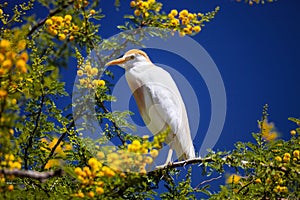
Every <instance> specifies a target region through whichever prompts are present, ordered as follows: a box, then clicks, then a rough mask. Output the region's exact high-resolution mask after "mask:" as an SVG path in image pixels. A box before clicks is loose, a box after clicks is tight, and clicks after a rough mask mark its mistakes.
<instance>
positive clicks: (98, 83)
mask: <svg viewBox="0 0 300 200" xmlns="http://www.w3.org/2000/svg"><path fill="white" fill-rule="evenodd" d="M77 75H78V76H79V77H82V76H84V75H86V77H85V78H83V77H82V78H80V79H79V84H80V86H81V87H84V88H97V87H104V86H105V81H104V80H98V79H95V78H96V77H97V75H98V69H97V68H96V67H92V66H91V63H90V62H86V63H85V64H84V65H83V66H82V67H80V68H79V69H78V71H77Z"/></svg>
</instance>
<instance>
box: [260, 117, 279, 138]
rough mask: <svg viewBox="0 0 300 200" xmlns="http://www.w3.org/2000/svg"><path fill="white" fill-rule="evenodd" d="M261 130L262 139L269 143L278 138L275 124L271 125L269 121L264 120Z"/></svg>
mask: <svg viewBox="0 0 300 200" xmlns="http://www.w3.org/2000/svg"><path fill="white" fill-rule="evenodd" d="M259 126H260V127H259V128H260V129H261V134H262V137H263V138H264V139H265V140H266V141H267V142H270V141H273V140H275V139H276V138H277V137H278V134H277V132H276V131H275V128H274V124H273V123H269V122H268V121H267V120H263V121H262V122H261V123H260V124H259Z"/></svg>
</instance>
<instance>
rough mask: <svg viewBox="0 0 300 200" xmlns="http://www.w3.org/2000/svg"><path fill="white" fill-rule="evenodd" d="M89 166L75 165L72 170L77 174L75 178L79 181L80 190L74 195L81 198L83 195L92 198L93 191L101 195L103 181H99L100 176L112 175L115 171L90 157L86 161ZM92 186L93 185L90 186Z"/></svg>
mask: <svg viewBox="0 0 300 200" xmlns="http://www.w3.org/2000/svg"><path fill="white" fill-rule="evenodd" d="M88 165H89V166H85V167H83V168H80V167H76V168H75V170H74V172H75V174H76V175H77V179H78V180H79V181H80V184H81V186H80V190H79V191H78V192H77V193H76V194H74V196H76V197H81V198H83V197H84V196H85V195H87V196H88V197H91V198H93V197H94V196H95V193H96V194H97V195H101V194H103V193H104V188H103V186H104V183H103V181H101V178H102V177H104V176H106V177H114V176H115V172H114V171H113V170H112V169H111V168H109V167H107V166H103V164H102V163H101V162H100V161H99V160H97V159H96V158H94V157H92V158H90V159H89V161H88ZM91 186H94V187H91Z"/></svg>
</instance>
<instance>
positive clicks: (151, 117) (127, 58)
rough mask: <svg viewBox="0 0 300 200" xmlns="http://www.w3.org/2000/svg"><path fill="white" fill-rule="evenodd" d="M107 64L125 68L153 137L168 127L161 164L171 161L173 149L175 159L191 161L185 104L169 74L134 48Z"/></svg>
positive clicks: (191, 153) (141, 112) (137, 102)
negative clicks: (163, 161)
mask: <svg viewBox="0 0 300 200" xmlns="http://www.w3.org/2000/svg"><path fill="white" fill-rule="evenodd" d="M109 65H119V66H120V67H122V68H124V69H125V76H126V80H127V82H128V85H129V87H130V89H131V91H132V93H133V96H134V99H135V101H136V104H137V106H138V109H139V112H140V114H141V116H142V118H143V120H144V122H145V124H146V126H147V127H148V129H149V130H150V131H151V132H152V133H153V134H157V133H159V132H161V131H163V130H165V129H166V128H167V127H170V132H169V134H168V136H167V138H166V141H165V142H166V143H167V144H168V145H169V146H170V149H169V152H168V156H167V159H166V163H165V164H168V163H170V162H171V158H172V154H173V150H175V152H176V154H177V157H178V160H187V159H191V158H194V157H195V150H194V146H193V142H192V139H191V135H190V128H189V122H188V117H187V113H186V109H185V105H184V103H183V100H182V97H181V95H180V92H179V90H178V88H177V86H176V84H175V82H174V80H173V79H172V77H171V75H170V74H169V73H168V72H167V71H165V70H164V69H162V68H161V67H158V66H156V65H154V64H153V63H152V62H151V60H150V59H149V57H148V56H147V54H146V53H145V52H143V51H141V50H138V49H132V50H129V51H128V52H126V53H125V54H124V56H123V57H121V58H119V59H116V60H112V61H110V62H108V63H107V64H106V66H109Z"/></svg>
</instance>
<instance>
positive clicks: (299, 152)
mask: <svg viewBox="0 0 300 200" xmlns="http://www.w3.org/2000/svg"><path fill="white" fill-rule="evenodd" d="M299 155H300V151H299V150H295V151H294V152H293V156H294V157H296V158H299Z"/></svg>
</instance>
